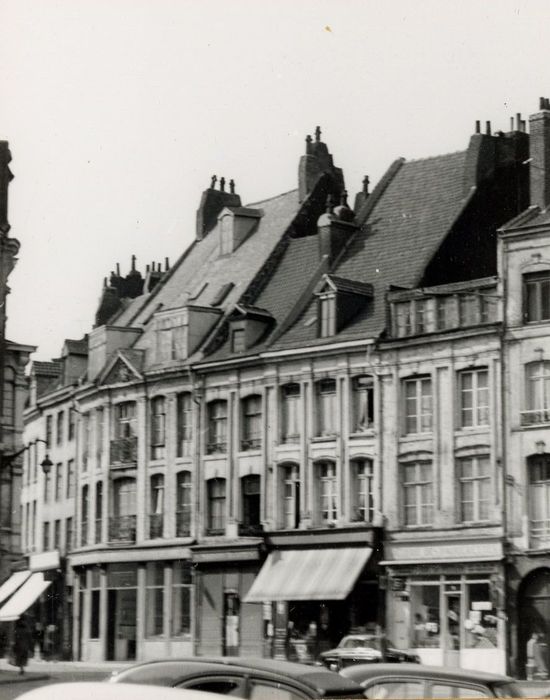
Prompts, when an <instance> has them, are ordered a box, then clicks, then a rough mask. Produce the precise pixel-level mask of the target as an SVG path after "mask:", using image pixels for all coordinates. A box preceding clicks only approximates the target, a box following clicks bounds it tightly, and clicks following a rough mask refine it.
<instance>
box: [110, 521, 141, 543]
mask: <svg viewBox="0 0 550 700" xmlns="http://www.w3.org/2000/svg"><path fill="white" fill-rule="evenodd" d="M136 520H137V518H136V516H135V515H118V516H116V515H115V516H111V517H110V518H109V541H110V542H135V541H136Z"/></svg>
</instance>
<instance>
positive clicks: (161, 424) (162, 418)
mask: <svg viewBox="0 0 550 700" xmlns="http://www.w3.org/2000/svg"><path fill="white" fill-rule="evenodd" d="M165 437H166V410H165V401H164V396H157V397H155V398H154V399H153V400H152V401H151V459H162V458H163V457H164V445H165Z"/></svg>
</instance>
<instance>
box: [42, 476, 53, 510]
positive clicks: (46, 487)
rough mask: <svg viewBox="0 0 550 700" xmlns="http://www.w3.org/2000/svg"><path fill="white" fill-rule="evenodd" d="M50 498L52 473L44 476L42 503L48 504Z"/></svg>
mask: <svg viewBox="0 0 550 700" xmlns="http://www.w3.org/2000/svg"><path fill="white" fill-rule="evenodd" d="M51 497H52V473H51V472H48V473H47V474H44V503H49V502H50V499H51Z"/></svg>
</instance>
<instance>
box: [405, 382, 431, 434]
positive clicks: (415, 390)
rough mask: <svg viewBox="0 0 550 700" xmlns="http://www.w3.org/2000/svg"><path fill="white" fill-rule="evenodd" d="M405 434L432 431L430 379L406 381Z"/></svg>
mask: <svg viewBox="0 0 550 700" xmlns="http://www.w3.org/2000/svg"><path fill="white" fill-rule="evenodd" d="M404 389H405V433H429V432H431V430H432V380H431V379H430V378H429V377H420V378H418V379H417V378H415V379H406V380H405V382H404Z"/></svg>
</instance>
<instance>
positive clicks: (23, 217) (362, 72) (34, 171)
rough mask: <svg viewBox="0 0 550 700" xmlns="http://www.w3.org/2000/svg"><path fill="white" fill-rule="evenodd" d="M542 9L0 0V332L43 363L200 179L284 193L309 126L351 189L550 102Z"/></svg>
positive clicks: (191, 216) (527, 3)
mask: <svg viewBox="0 0 550 700" xmlns="http://www.w3.org/2000/svg"><path fill="white" fill-rule="evenodd" d="M549 20H550V3H548V2H547V1H546V0H541V1H540V2H539V1H537V0H522V1H519V0H515V1H513V2H512V1H507V0H494V1H489V0H485V1H483V0H471V1H469V2H468V0H460V2H454V1H451V0H449V1H445V0H435V1H429V0H415V1H414V2H413V1H411V0H406V1H403V2H400V1H397V0H394V1H393V2H391V1H389V0H388V1H386V2H382V1H381V0H345V1H343V0H332V1H330V2H329V1H325V0H261V1H260V0H226V1H223V0H192V1H191V0H0V139H5V140H8V141H9V142H10V147H11V151H12V156H13V161H12V164H11V169H12V171H13V173H14V175H15V180H13V182H12V184H11V186H10V200H9V213H10V222H11V225H12V231H11V235H12V236H14V237H16V238H18V239H19V240H20V241H21V244H22V247H21V252H20V256H19V262H18V264H17V267H16V269H15V271H14V272H13V273H12V275H11V277H10V286H11V289H12V293H11V295H10V297H9V300H8V317H9V320H8V336H9V337H10V338H11V339H13V340H16V341H18V342H23V343H29V344H34V345H38V346H39V350H38V353H37V355H36V357H39V358H41V359H48V358H50V357H53V356H56V355H58V354H59V352H60V349H61V346H62V343H63V339H64V338H78V337H81V336H82V335H83V334H84V333H85V332H87V331H88V330H90V328H91V325H92V322H93V317H94V313H95V309H96V306H97V301H98V298H99V294H100V291H101V284H102V278H103V277H104V276H106V275H108V274H109V271H110V270H112V269H114V266H115V263H116V262H120V264H121V267H122V272H123V273H125V272H126V271H127V269H128V266H129V264H130V256H131V255H132V253H134V254H136V255H137V258H138V267H139V268H140V269H141V270H144V268H145V264H146V263H148V262H150V261H151V260H156V261H161V260H164V258H165V257H166V256H168V257H170V259H171V260H172V261H173V260H175V259H176V258H177V257H178V256H179V255H180V254H181V252H182V251H183V249H184V248H185V247H186V246H187V245H188V244H189V243H190V241H191V240H192V238H193V236H194V221H195V211H196V208H197V206H198V203H199V199H200V195H201V192H202V190H204V189H205V188H206V187H207V186H208V184H209V182H210V177H211V175H212V174H214V173H216V174H218V176H221V175H225V177H226V178H227V179H229V178H234V179H235V181H236V183H237V191H238V193H239V194H240V195H241V197H242V199H243V203H252V202H254V201H257V200H259V199H262V198H267V197H271V196H274V195H276V194H278V193H281V192H285V191H288V190H291V189H294V188H295V187H296V185H297V168H298V160H299V157H300V156H301V155H302V153H303V151H304V138H305V136H306V134H308V133H312V132H313V130H314V128H315V126H316V125H318V124H319V125H320V126H321V127H322V129H323V140H325V141H326V142H327V143H328V145H329V148H330V150H331V152H332V153H333V155H334V159H335V162H336V164H337V165H338V166H340V167H342V168H343V169H344V174H345V177H346V184H347V187H348V190H349V191H350V194H354V193H355V192H356V191H357V190H358V189H360V186H361V180H362V178H363V176H364V175H365V174H369V175H370V177H371V181H372V182H373V183H374V182H376V180H378V179H379V178H380V176H381V175H382V174H383V172H384V170H385V169H386V168H387V167H388V165H389V164H390V163H391V162H392V160H394V159H395V158H396V157H399V156H404V157H406V158H420V157H425V156H430V155H437V154H441V153H447V152H450V151H455V150H461V149H464V148H465V147H466V145H467V143H468V139H469V137H470V135H471V133H473V130H474V123H475V120H476V119H481V120H482V121H483V123H484V122H485V121H486V120H491V121H492V123H493V129H494V130H498V129H503V130H507V129H508V127H509V123H510V116H511V115H514V114H515V113H516V112H522V113H523V115H524V116H526V115H528V114H529V113H532V112H534V111H536V109H537V107H538V98H539V96H550V42H548V40H547V37H548V26H549Z"/></svg>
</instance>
